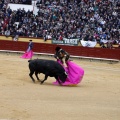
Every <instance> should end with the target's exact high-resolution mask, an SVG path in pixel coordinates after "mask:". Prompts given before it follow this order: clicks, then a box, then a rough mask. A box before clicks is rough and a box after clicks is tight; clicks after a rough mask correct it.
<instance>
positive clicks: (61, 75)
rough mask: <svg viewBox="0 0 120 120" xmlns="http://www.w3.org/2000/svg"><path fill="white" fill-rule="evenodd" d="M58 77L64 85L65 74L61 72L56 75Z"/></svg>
mask: <svg viewBox="0 0 120 120" xmlns="http://www.w3.org/2000/svg"><path fill="white" fill-rule="evenodd" d="M58 76H59V79H60V80H61V81H62V82H63V83H64V82H65V81H66V79H67V76H68V75H67V73H66V72H63V73H61V74H59V75H58Z"/></svg>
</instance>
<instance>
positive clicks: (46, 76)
mask: <svg viewBox="0 0 120 120" xmlns="http://www.w3.org/2000/svg"><path fill="white" fill-rule="evenodd" d="M47 78H48V74H45V78H44V80H42V81H41V84H43V83H44V82H45V81H46V80H47Z"/></svg>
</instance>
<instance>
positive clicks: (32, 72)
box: [29, 71, 35, 82]
mask: <svg viewBox="0 0 120 120" xmlns="http://www.w3.org/2000/svg"><path fill="white" fill-rule="evenodd" d="M33 74H34V71H30V74H29V76H30V77H31V79H32V81H33V82H35V79H34V78H33V76H32V75H33Z"/></svg>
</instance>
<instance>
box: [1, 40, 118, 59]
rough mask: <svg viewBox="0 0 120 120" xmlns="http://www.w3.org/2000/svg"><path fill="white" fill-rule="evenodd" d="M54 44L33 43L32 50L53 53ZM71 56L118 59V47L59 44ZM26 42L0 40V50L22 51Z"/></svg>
mask: <svg viewBox="0 0 120 120" xmlns="http://www.w3.org/2000/svg"><path fill="white" fill-rule="evenodd" d="M56 46H57V45H56V44H46V43H34V48H33V51H34V52H35V53H37V54H51V55H53V54H54V52H55V51H54V49H55V47H56ZM59 46H61V47H62V48H63V49H65V50H66V51H68V52H69V53H70V55H71V56H73V57H79V58H91V59H92V58H93V59H94V58H96V59H101V58H102V59H113V60H120V49H104V48H89V47H82V46H66V45H59ZM27 47H28V42H23V41H8V40H0V50H8V51H18V52H21V51H22V52H24V51H26V49H27Z"/></svg>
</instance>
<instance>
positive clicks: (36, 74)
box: [35, 71, 40, 81]
mask: <svg viewBox="0 0 120 120" xmlns="http://www.w3.org/2000/svg"><path fill="white" fill-rule="evenodd" d="M35 76H36V78H37V80H38V81H39V80H40V79H39V77H38V72H37V71H35Z"/></svg>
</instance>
